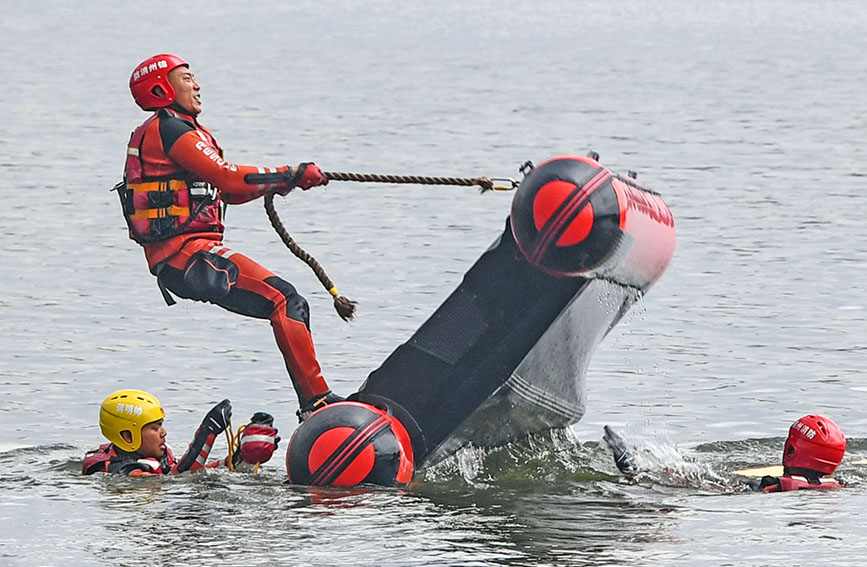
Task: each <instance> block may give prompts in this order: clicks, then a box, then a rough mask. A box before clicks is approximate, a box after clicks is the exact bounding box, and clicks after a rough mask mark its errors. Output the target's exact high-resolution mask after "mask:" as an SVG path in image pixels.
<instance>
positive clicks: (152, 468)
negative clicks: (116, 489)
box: [81, 443, 175, 476]
mask: <svg viewBox="0 0 867 567" xmlns="http://www.w3.org/2000/svg"><path fill="white" fill-rule="evenodd" d="M164 460H165V461H166V463H167V464H168V466H170V467H171V466H172V465H174V464H175V458H174V456H173V455H172V452H171V450H170V449H169V448H168V447H166V456H165V458H164ZM126 463H129V464H132V463H135V464H136V465H138V466H137V467H136V468H135V469H134V470H131V471H130V472H129V475H130V476H141V475H143V474H156V475H161V474H167V473H166V471H164V470H163V466H162V465H163V463H161V462H160V460H159V459H154V458H153V457H147V458H136V457H135V456H134V455H132V454H129V453H125V454H118V452H117V451H116V448H115V446H114V444H112V443H105V444H104V445H100V446H99V448H98V449H95V450H93V451H90V452H88V453H87V454H86V455H85V456H84V463H83V464H82V466H81V474H85V475H88V474H93V473H98V472H105V473H107V472H117V471H109V465H112V464H126ZM144 469H148V470H144Z"/></svg>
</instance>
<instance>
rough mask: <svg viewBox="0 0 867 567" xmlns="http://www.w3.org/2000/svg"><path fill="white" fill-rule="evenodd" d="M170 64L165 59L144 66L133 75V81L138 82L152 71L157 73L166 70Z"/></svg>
mask: <svg viewBox="0 0 867 567" xmlns="http://www.w3.org/2000/svg"><path fill="white" fill-rule="evenodd" d="M168 66H169V64H168V63H167V62H166V60H165V59H160V60H159V61H154V62H153V63H151V64H150V65H142V66H141V68H140V69H136V70H135V71H134V72H133V74H132V80H133V81H138V80H139V79H141V78H142V77H144V76H145V75H147V74H148V73H150V72H152V71H157V70H159V69H166V68H167V67H168Z"/></svg>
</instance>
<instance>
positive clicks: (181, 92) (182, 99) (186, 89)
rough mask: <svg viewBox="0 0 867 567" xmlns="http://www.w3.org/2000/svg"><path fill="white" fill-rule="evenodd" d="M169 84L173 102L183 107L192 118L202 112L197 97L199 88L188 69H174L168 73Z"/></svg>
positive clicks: (200, 102)
mask: <svg viewBox="0 0 867 567" xmlns="http://www.w3.org/2000/svg"><path fill="white" fill-rule="evenodd" d="M168 79H169V83H170V84H171V85H172V87H174V89H175V102H177V103H178V104H179V105H181V106H182V107H184V108H185V109H187V110H188V111H189V113H190V114H192V115H193V116H198V115H199V113H200V112H201V111H202V100H201V98H200V97H199V90H200V89H201V87H200V86H199V83H197V82H196V77H195V75H193V73H192V71H190V70H189V68H187V67H184V66H181V67H175V68H174V69H172V70H171V71H170V72H169V76H168Z"/></svg>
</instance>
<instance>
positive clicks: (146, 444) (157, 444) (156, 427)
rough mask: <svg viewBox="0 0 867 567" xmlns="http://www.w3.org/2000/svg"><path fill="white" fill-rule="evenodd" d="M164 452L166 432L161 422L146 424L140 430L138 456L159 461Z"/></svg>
mask: <svg viewBox="0 0 867 567" xmlns="http://www.w3.org/2000/svg"><path fill="white" fill-rule="evenodd" d="M165 452H166V430H165V428H164V427H163V420H159V421H154V422H152V423H148V424H147V425H145V426H144V427H142V428H141V447H139V449H138V454H139V455H141V456H142V457H153V458H155V459H159V458H160V457H162V456H163V455H164V454H165Z"/></svg>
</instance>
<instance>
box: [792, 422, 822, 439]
mask: <svg viewBox="0 0 867 567" xmlns="http://www.w3.org/2000/svg"><path fill="white" fill-rule="evenodd" d="M792 429H794V430H796V431H800V432H801V433H802V434H803V435H804V437H806V438H807V439H812V438H813V437H815V436H816V431H815V430H814V429H813V428H812V427H810V426H808V425H804V424H803V423H801V422H800V421H796V422H795V424H794V425H793V426H792Z"/></svg>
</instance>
